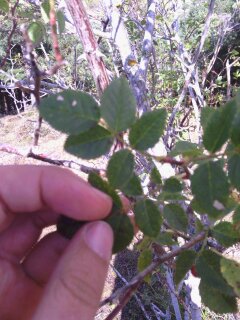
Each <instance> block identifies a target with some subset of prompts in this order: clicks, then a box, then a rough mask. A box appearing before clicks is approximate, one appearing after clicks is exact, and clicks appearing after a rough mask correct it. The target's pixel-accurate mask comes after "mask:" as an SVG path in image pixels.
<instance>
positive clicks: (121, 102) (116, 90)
mask: <svg viewBox="0 0 240 320" xmlns="http://www.w3.org/2000/svg"><path fill="white" fill-rule="evenodd" d="M101 115H102V117H103V119H104V120H105V121H106V123H107V124H108V126H109V129H110V130H111V131H113V132H114V133H118V132H121V131H124V130H127V129H128V128H129V127H130V126H131V125H132V124H133V123H134V122H135V120H136V100H135V97H134V95H133V93H132V90H131V88H130V86H129V84H128V81H127V79H126V78H124V77H121V78H118V79H114V80H113V81H112V82H111V83H110V85H109V86H108V87H107V89H106V90H105V91H104V92H103V94H102V98H101Z"/></svg>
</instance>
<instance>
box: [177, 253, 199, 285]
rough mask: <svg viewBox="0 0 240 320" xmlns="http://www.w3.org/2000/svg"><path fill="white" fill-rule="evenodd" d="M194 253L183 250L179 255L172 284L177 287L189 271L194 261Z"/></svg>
mask: <svg viewBox="0 0 240 320" xmlns="http://www.w3.org/2000/svg"><path fill="white" fill-rule="evenodd" d="M196 256H197V254H196V252H195V251H193V250H185V251H183V252H182V253H180V254H179V256H178V257H177V260H176V269H175V274H174V282H175V284H176V285H178V284H179V283H180V282H181V281H182V280H183V279H184V277H185V276H186V274H187V272H188V271H189V270H190V269H191V267H192V265H193V264H194V262H195V259H196Z"/></svg>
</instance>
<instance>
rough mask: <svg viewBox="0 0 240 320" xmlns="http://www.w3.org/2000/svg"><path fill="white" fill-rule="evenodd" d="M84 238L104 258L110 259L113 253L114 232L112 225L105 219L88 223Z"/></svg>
mask: <svg viewBox="0 0 240 320" xmlns="http://www.w3.org/2000/svg"><path fill="white" fill-rule="evenodd" d="M84 240H85V242H86V244H87V245H88V247H90V248H91V250H93V251H94V252H95V253H96V254H97V255H98V256H100V257H101V258H102V259H104V260H107V261H109V260H110V258H111V255H112V245H113V232H112V229H111V227H110V226H109V225H108V224H107V223H106V222H103V221H97V222H92V223H89V224H88V225H86V227H85V232H84Z"/></svg>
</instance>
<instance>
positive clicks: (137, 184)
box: [121, 173, 143, 196]
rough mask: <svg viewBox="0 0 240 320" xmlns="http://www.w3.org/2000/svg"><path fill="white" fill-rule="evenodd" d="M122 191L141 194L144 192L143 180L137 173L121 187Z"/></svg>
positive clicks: (135, 194)
mask: <svg viewBox="0 0 240 320" xmlns="http://www.w3.org/2000/svg"><path fill="white" fill-rule="evenodd" d="M121 191H122V192H123V193H125V194H126V195H127V196H141V195H142V194H143V190H142V186H141V181H140V179H139V178H138V176H137V175H136V174H135V173H133V175H132V176H131V179H130V180H129V181H128V183H127V184H126V185H124V186H123V187H122V188H121Z"/></svg>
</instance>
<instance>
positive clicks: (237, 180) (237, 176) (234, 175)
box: [228, 154, 240, 191]
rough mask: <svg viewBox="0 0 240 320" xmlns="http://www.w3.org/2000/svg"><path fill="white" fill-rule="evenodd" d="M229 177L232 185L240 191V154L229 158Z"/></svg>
mask: <svg viewBox="0 0 240 320" xmlns="http://www.w3.org/2000/svg"><path fill="white" fill-rule="evenodd" d="M228 176H229V179H230V182H231V183H232V185H233V186H234V187H235V188H236V189H237V190H239V191H240V154H233V155H232V156H230V157H229V158H228Z"/></svg>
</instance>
